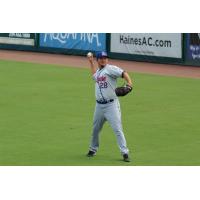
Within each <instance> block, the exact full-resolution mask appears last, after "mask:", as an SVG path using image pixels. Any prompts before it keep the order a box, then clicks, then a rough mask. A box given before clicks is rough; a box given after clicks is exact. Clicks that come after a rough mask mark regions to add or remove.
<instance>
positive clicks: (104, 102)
mask: <svg viewBox="0 0 200 200" xmlns="http://www.w3.org/2000/svg"><path fill="white" fill-rule="evenodd" d="M113 101H114V99H110V100H107V101H98V100H97V103H99V104H107V103H110V102H113Z"/></svg>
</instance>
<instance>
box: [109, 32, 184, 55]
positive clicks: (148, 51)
mask: <svg viewBox="0 0 200 200" xmlns="http://www.w3.org/2000/svg"><path fill="white" fill-rule="evenodd" d="M110 51H111V52H112V53H122V54H123V53H124V54H132V55H146V56H159V57H170V58H182V35H181V33H112V34H111V46H110Z"/></svg>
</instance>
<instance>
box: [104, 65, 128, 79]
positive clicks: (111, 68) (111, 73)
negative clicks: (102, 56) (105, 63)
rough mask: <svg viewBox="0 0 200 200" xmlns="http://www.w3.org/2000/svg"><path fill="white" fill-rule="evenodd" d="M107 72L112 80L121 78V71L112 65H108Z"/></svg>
mask: <svg viewBox="0 0 200 200" xmlns="http://www.w3.org/2000/svg"><path fill="white" fill-rule="evenodd" d="M107 71H108V75H109V76H111V77H113V78H119V77H122V74H123V72H124V70H123V69H121V68H119V67H117V66H114V65H110V66H109V68H108V70H107Z"/></svg>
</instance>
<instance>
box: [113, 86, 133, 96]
mask: <svg viewBox="0 0 200 200" xmlns="http://www.w3.org/2000/svg"><path fill="white" fill-rule="evenodd" d="M132 89H133V88H132V87H131V86H130V85H125V86H122V87H117V88H116V89H115V93H116V95H117V96H125V95H127V94H128V93H129V92H131V91H132Z"/></svg>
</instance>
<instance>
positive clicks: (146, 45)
mask: <svg viewBox="0 0 200 200" xmlns="http://www.w3.org/2000/svg"><path fill="white" fill-rule="evenodd" d="M0 49H12V50H20V51H36V52H47V53H57V54H68V55H82V56H85V55H86V53H87V52H88V51H91V52H93V53H96V52H98V51H107V52H108V54H109V57H110V58H115V59H123V60H134V61H143V62H155V63H167V64H179V65H195V66H200V34H198V33H186V34H182V33H111V34H109V33H0Z"/></svg>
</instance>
